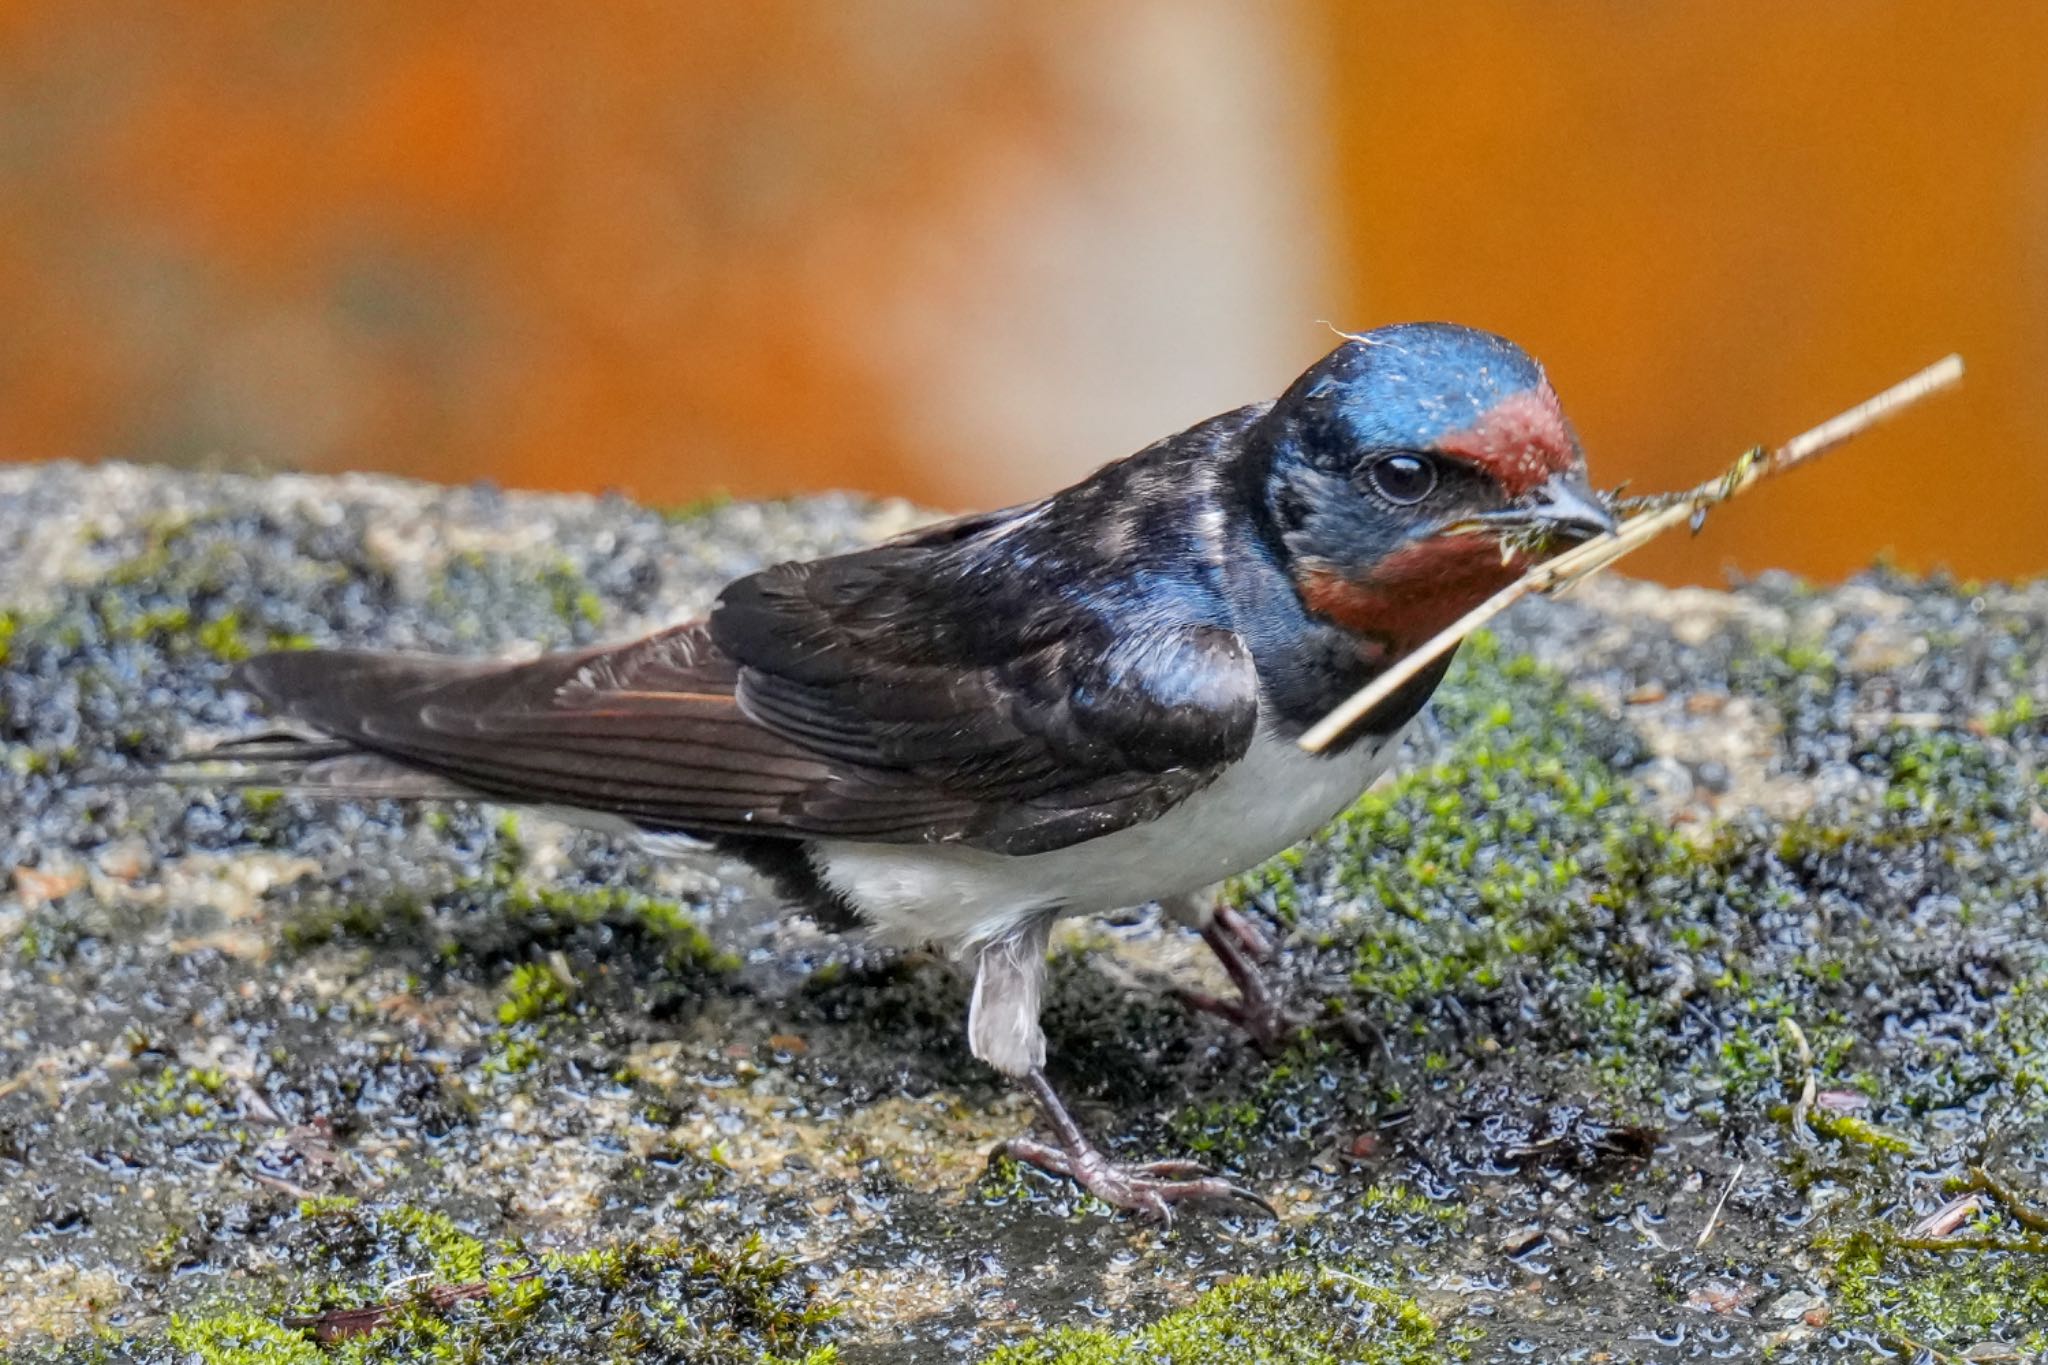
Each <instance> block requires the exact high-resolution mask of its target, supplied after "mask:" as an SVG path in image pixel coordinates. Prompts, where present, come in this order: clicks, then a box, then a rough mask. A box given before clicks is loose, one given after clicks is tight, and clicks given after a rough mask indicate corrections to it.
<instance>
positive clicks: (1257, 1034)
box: [1178, 905, 1308, 1054]
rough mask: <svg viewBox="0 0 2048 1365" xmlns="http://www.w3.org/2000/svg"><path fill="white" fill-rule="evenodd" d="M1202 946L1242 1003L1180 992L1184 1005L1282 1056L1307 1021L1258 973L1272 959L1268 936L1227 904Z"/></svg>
mask: <svg viewBox="0 0 2048 1365" xmlns="http://www.w3.org/2000/svg"><path fill="white" fill-rule="evenodd" d="M1202 941H1203V942H1204V943H1206V944H1208V945H1209V950H1210V951H1211V952H1213V953H1215V954H1216V961H1217V963H1218V964H1219V965H1221V966H1222V968H1223V974H1224V975H1225V976H1228V977H1229V978H1230V983H1231V984H1232V985H1233V986H1235V987H1237V999H1235V1000H1226V999H1224V998H1222V997H1221V996H1215V995H1209V994H1206V993H1204V992H1202V991H1192V990H1182V991H1180V992H1178V994H1179V995H1180V998H1181V1000H1182V1002H1183V1003H1185V1004H1186V1005H1187V1007H1188V1008H1189V1009H1196V1010H1200V1011H1202V1012H1203V1013H1204V1014H1214V1015H1217V1016H1218V1017H1220V1018H1223V1019H1228V1020H1229V1021H1230V1022H1231V1023H1233V1024H1236V1025H1237V1026H1238V1027H1239V1028H1241V1029H1243V1030H1244V1031H1245V1032H1246V1033H1247V1034H1249V1035H1251V1039H1252V1041H1253V1042H1254V1043H1256V1044H1257V1045H1258V1047H1259V1050H1260V1051H1261V1052H1265V1053H1268V1054H1272V1053H1277V1052H1279V1051H1281V1050H1282V1049H1283V1048H1284V1047H1285V1046H1286V1044H1287V1040H1288V1038H1289V1037H1290V1036H1292V1035H1293V1034H1294V1033H1295V1031H1296V1030H1298V1029H1300V1028H1301V1027H1303V1026H1304V1025H1305V1024H1306V1023H1307V1022H1308V1021H1307V1020H1306V1019H1303V1018H1300V1017H1297V1016H1296V1015H1294V1014H1292V1013H1291V1012H1289V1010H1288V1009H1287V1006H1286V1004H1285V1003H1284V1002H1283V1001H1282V1000H1281V999H1280V996H1279V993H1278V992H1276V991H1275V990H1274V989H1273V987H1272V984H1271V983H1270V982H1268V981H1267V980H1266V974H1265V973H1264V972H1262V971H1260V970H1259V963H1260V961H1262V960H1264V959H1267V958H1270V957H1271V956H1272V955H1273V947H1272V945H1271V944H1270V943H1268V942H1267V941H1266V936H1265V935H1264V934H1262V933H1260V932H1259V929H1258V926H1257V925H1255V924H1253V923H1252V922H1251V921H1250V920H1249V919H1246V918H1245V917H1244V916H1243V915H1241V914H1239V913H1238V912H1237V911H1235V910H1233V909H1231V908H1230V907H1229V906H1227V905H1226V906H1218V907H1217V908H1216V913H1215V915H1214V916H1213V917H1212V918H1211V919H1210V920H1209V922H1208V923H1207V924H1206V925H1204V926H1203V927H1202Z"/></svg>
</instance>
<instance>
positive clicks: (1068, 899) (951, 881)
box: [811, 727, 1401, 946]
mask: <svg viewBox="0 0 2048 1365" xmlns="http://www.w3.org/2000/svg"><path fill="white" fill-rule="evenodd" d="M1400 741H1401V733H1400V732H1397V733H1395V734H1392V735H1385V736H1367V737H1363V738H1361V739H1359V740H1357V741H1356V742H1355V743H1353V744H1352V745H1351V746H1350V747H1348V748H1347V749H1345V750H1344V751H1343V752H1342V753H1340V754H1334V755H1328V756H1321V755H1312V754H1307V753H1303V752H1302V751H1301V749H1300V748H1299V747H1298V746H1297V745H1295V743H1294V742H1293V741H1292V740H1289V739H1286V738H1283V737H1282V736H1280V735H1278V734H1275V733H1273V732H1272V731H1271V730H1268V729H1266V728H1263V727H1262V728H1261V729H1260V731H1259V733H1258V735H1257V737H1255V738H1254V740H1253V741H1252V745H1251V748H1250V749H1249V750H1248V751H1247V752H1246V753H1245V756H1244V757H1243V758H1241V759H1239V760H1238V761H1237V762H1236V763H1233V764H1231V765H1230V766H1229V767H1228V768H1226V769H1224V771H1223V772H1222V774H1221V775H1219V776H1218V777H1217V779H1216V780H1215V781H1214V782H1212V783H1210V784H1209V785H1208V786H1206V787H1204V788H1202V789H1201V790H1200V791H1198V792H1196V793H1195V794H1194V795H1192V796H1190V797H1188V798H1187V799H1186V800H1185V801H1182V802H1181V803H1180V804H1179V805H1177V806H1174V807H1173V808H1172V809H1171V810H1169V811H1167V812H1166V813H1165V814H1164V815H1161V816H1160V817H1159V818H1158V819H1156V820H1151V821H1148V822H1146V823H1145V824H1142V825H1133V826H1131V827H1129V828H1127V829H1121V830H1117V831H1116V832H1114V833H1111V834H1105V835H1102V836H1100V837H1098V838H1094V839H1088V840H1084V841H1083V842H1081V843H1078V844H1073V845H1070V846H1068V847H1066V848H1060V849H1053V850H1051V851H1050V852H1046V853H1033V854H1027V855H1024V856H1021V857H1011V856H1007V855H1004V854H1000V853H989V852H986V851H984V850H981V849H975V848H965V847H962V846H960V845H957V844H948V845H906V844H870V843H860V842H856V841H852V840H838V839H824V840H819V841H818V842H817V843H816V844H814V845H813V846H812V851H811V861H812V865H813V866H814V867H815V868H816V869H817V871H818V874H819V876H820V877H821V878H823V880H824V881H825V882H826V883H827V884H828V885H830V886H831V887H832V888H833V889H834V890H835V891H837V892H838V893H839V894H840V895H842V896H843V897H845V898H846V900H847V901H848V902H849V903H851V904H852V905H853V906H854V907H855V908H856V909H858V910H859V911H860V913H861V914H862V915H863V916H864V917H865V918H867V920H868V921H869V922H870V923H872V924H873V925H875V927H876V928H877V929H878V930H880V931H881V932H882V933H884V934H885V935H887V936H888V937H890V938H894V939H898V940H901V941H905V942H931V943H939V944H943V945H948V946H964V945H967V944H971V943H979V942H986V941H988V940H991V939H994V938H997V937H1000V936H1001V935H1003V934H1004V933H1006V932H1008V931H1009V930H1010V929H1012V928H1014V927H1015V926H1016V925H1018V924H1019V923H1021V922H1023V921H1025V920H1029V919H1031V918H1033V917H1036V916H1039V915H1044V914H1047V913H1057V914H1062V915H1075V914H1097V913H1101V912H1103V911H1108V910H1116V909H1121V908H1122V907H1125V906H1130V905H1139V904H1143V903H1144V902H1146V901H1151V900H1158V899H1161V898H1163V897H1167V896H1178V895H1183V894H1185V893H1188V892H1191V891H1198V890H1200V889H1201V888H1203V887H1206V886H1210V885H1213V884H1214V883H1216V882H1219V881H1222V880H1223V879H1224V878H1225V877H1229V876H1232V875H1234V874H1236V873H1238V872H1242V871H1244V870H1245V869H1247V868H1250V867H1255V866H1257V865H1258V864H1259V863H1262V862H1264V861H1265V860H1266V859H1268V858H1270V857H1272V856H1273V855H1274V854H1276V853H1279V852H1280V851H1281V850H1283V849H1286V848H1288V847H1290V846H1292V845H1294V844H1296V843H1299V842H1300V841H1301V840H1302V839H1305V838H1307V837H1308V836H1309V835H1311V834H1313V833H1315V832H1316V831H1317V830H1319V829H1321V828H1322V827H1323V826H1324V825H1326V824H1328V823H1329V822H1330V821H1331V820H1333V819H1335V818H1336V817H1337V816H1338V815H1339V814H1341V813H1342V812H1343V811H1344V810H1345V809H1347V808H1348V807H1349V806H1350V805H1351V803H1352V802H1353V801H1355V800H1357V799H1358V796H1359V794H1360V793H1362V792H1363V791H1364V790H1365V789H1366V788H1367V787H1369V786H1370V785H1372V782H1373V779H1374V778H1376V777H1377V776H1379V774H1380V772H1381V770H1382V769H1384V768H1385V767H1386V765H1387V763H1388V762H1389V761H1390V760H1391V759H1392V757H1393V755H1394V753H1395V752H1396V751H1397V750H1398V749H1399V747H1400Z"/></svg>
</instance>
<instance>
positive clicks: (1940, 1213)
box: [1905, 1194, 1984, 1242]
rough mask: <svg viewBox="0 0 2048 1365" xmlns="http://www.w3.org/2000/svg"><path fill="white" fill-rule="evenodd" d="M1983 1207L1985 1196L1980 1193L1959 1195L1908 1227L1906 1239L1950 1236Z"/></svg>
mask: <svg viewBox="0 0 2048 1365" xmlns="http://www.w3.org/2000/svg"><path fill="white" fill-rule="evenodd" d="M1983 1207H1984V1198H1983V1196H1982V1195H1980V1194H1964V1195H1958V1196H1957V1197H1956V1198H1954V1199H1951V1200H1949V1201H1948V1202H1947V1203H1946V1204H1943V1205H1942V1206H1941V1207H1940V1208H1938V1209H1936V1210H1935V1211H1934V1212H1933V1213H1930V1214H1928V1215H1927V1216H1926V1217H1925V1218H1922V1219H1921V1220H1920V1221H1919V1222H1917V1223H1915V1224H1913V1226H1912V1227H1910V1228H1908V1229H1907V1230H1906V1237H1905V1240H1906V1241H1908V1242H1911V1241H1915V1240H1918V1239H1929V1240H1937V1241H1938V1240H1939V1239H1941V1238H1943V1237H1947V1236H1950V1235H1952V1234H1953V1233H1954V1232H1955V1230H1956V1229H1957V1228H1959V1227H1961V1226H1962V1225H1963V1224H1965V1223H1967V1222H1969V1221H1970V1220H1971V1219H1972V1218H1975V1217H1976V1216H1977V1212H1978V1210H1980V1209H1982V1208H1983Z"/></svg>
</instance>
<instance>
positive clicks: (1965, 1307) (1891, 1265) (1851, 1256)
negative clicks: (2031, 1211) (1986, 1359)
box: [1819, 1231, 2048, 1360]
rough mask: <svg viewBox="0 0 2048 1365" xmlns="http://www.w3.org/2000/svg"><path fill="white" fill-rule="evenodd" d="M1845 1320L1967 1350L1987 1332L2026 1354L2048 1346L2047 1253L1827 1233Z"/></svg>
mask: <svg viewBox="0 0 2048 1365" xmlns="http://www.w3.org/2000/svg"><path fill="white" fill-rule="evenodd" d="M1819 1250H1821V1251H1822V1253H1823V1254H1825V1255H1828V1256H1830V1257H1831V1259H1832V1266H1831V1268H1830V1272H1829V1273H1830V1276H1831V1278H1832V1280H1833V1291H1834V1292H1833V1300H1834V1306H1835V1312H1836V1318H1835V1322H1836V1325H1837V1326H1838V1327H1860V1328H1862V1329H1864V1330H1866V1331H1869V1332H1871V1333H1873V1334H1874V1335H1878V1336H1881V1337H1887V1338H1891V1339H1893V1340H1911V1341H1916V1342H1920V1343H1923V1344H1925V1345H1929V1346H1934V1347H1939V1348H1944V1349H1947V1350H1950V1351H1957V1352H1960V1351H1963V1350H1966V1349H1968V1348H1969V1347H1971V1346H1973V1345H1975V1344H1976V1343H1977V1342H1979V1341H1983V1340H1986V1339H1989V1340H1995V1341H1999V1342H2003V1343H2005V1344H2007V1345H2009V1346H2011V1347H2013V1348H2015V1349H2016V1350H2017V1351H2018V1352H2019V1358H2021V1359H2027V1360H2033V1359H2039V1358H2040V1357H2041V1355H2042V1353H2044V1352H2048V1261H2044V1260H2043V1259H2042V1258H2041V1257H2039V1256H2033V1255H2025V1254H2014V1253H2010V1252H1998V1251H1990V1252H1987V1251H1974V1250H1972V1251H1950V1252H1940V1251H1926V1250H1919V1249H1915V1248H1910V1247H1904V1246H1900V1245H1899V1244H1898V1243H1897V1242H1896V1241H1894V1240H1893V1239H1891V1238H1890V1236H1889V1235H1888V1234H1886V1233H1883V1232H1870V1231H1861V1232H1856V1233H1852V1234H1850V1235H1848V1236H1846V1237H1840V1238H1829V1239H1823V1240H1822V1241H1821V1243H1820V1244H1819Z"/></svg>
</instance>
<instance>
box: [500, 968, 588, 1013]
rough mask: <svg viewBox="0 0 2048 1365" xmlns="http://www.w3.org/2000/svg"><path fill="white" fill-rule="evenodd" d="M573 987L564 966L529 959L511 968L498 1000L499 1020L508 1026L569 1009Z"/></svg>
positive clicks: (574, 988)
mask: <svg viewBox="0 0 2048 1365" xmlns="http://www.w3.org/2000/svg"><path fill="white" fill-rule="evenodd" d="M575 990H576V981H575V978H574V977H572V976H570V975H569V974H568V969H567V968H566V967H562V966H557V965H555V964H554V963H540V962H528V963H523V964H521V965H520V966H518V967H515V968H513V969H512V975H511V976H510V977H509V978H508V979H507V980H506V982H505V985H504V988H503V991H502V995H503V997H504V998H503V999H501V1000H500V1001H499V1002H498V1022H499V1023H501V1024H505V1025H507V1026H510V1025H513V1024H524V1023H530V1022H533V1021H535V1020H538V1019H540V1018H542V1017H543V1016H544V1015H549V1014H555V1013H558V1012H560V1011H562V1010H565V1009H567V1008H569V1002H570V1000H571V999H572V998H573V997H574V995H575Z"/></svg>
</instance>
